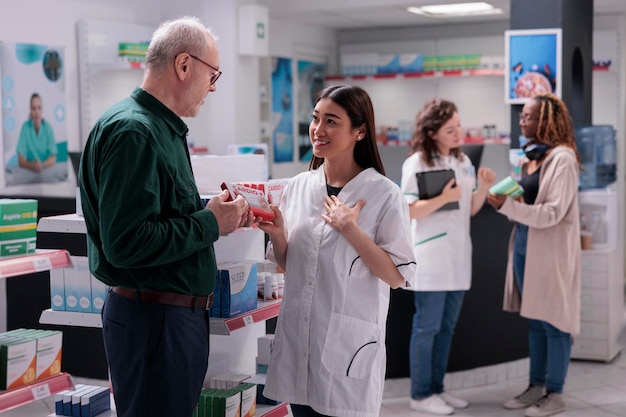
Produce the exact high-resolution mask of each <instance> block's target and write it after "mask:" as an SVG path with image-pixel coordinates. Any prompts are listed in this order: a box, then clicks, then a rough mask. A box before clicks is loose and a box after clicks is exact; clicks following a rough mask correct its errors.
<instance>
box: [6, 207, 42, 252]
mask: <svg viewBox="0 0 626 417" xmlns="http://www.w3.org/2000/svg"><path fill="white" fill-rule="evenodd" d="M36 246H37V200H31V199H21V198H0V257H2V256H14V255H23V254H26V253H33V252H35V248H36Z"/></svg>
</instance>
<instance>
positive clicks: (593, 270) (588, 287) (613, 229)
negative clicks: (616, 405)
mask: <svg viewBox="0 0 626 417" xmlns="http://www.w3.org/2000/svg"><path fill="white" fill-rule="evenodd" d="M618 195H619V193H615V192H613V191H610V190H609V189H606V190H602V189H598V190H588V191H581V192H580V193H579V204H580V207H581V213H584V215H585V217H586V218H587V220H588V219H589V218H591V217H592V215H593V214H594V212H595V214H596V216H597V217H596V219H597V220H596V221H595V222H591V223H588V224H587V226H589V227H591V228H592V230H589V231H590V232H592V249H589V250H583V251H582V260H581V268H582V277H581V309H580V310H581V311H580V319H581V323H580V324H581V329H580V330H581V331H580V335H578V336H575V337H574V345H573V346H572V358H574V359H586V360H597V361H604V362H610V361H611V360H613V358H615V356H617V354H618V353H619V352H620V350H621V345H620V343H619V340H618V339H619V334H620V331H621V330H622V327H623V324H624V278H623V277H624V267H623V261H624V260H623V256H624V249H623V246H622V245H623V243H622V242H623V237H622V230H623V228H622V227H620V226H619V221H618V213H617V207H618Z"/></svg>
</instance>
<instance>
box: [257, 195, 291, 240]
mask: <svg viewBox="0 0 626 417" xmlns="http://www.w3.org/2000/svg"><path fill="white" fill-rule="evenodd" d="M270 208H271V209H272V211H273V212H274V218H273V219H272V220H271V221H267V220H261V221H260V222H259V223H258V227H259V229H261V230H263V231H264V232H265V233H267V234H268V235H269V237H270V239H272V240H273V239H275V238H276V237H278V236H285V219H284V218H283V213H282V212H281V211H280V209H279V208H278V206H275V205H274V204H270Z"/></svg>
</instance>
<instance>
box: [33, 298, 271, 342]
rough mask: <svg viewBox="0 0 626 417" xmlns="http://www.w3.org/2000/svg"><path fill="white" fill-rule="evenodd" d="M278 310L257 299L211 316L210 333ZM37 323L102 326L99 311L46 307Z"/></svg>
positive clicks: (255, 320) (264, 317) (256, 320)
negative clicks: (249, 306) (245, 307)
mask: <svg viewBox="0 0 626 417" xmlns="http://www.w3.org/2000/svg"><path fill="white" fill-rule="evenodd" d="M279 312H280V301H259V307H258V308H257V309H256V310H252V311H248V312H246V313H244V314H240V315H238V316H235V317H230V318H227V319H222V318H211V334H215V335H229V334H231V332H234V331H235V330H238V329H241V328H244V327H246V326H250V325H252V324H255V323H260V322H263V321H265V320H269V319H271V318H274V317H277V316H278V313H279ZM39 323H41V324H55V325H62V326H79V327H98V328H102V317H101V315H100V313H80V312H74V311H54V310H52V309H46V310H44V311H43V312H42V313H41V316H40V317H39Z"/></svg>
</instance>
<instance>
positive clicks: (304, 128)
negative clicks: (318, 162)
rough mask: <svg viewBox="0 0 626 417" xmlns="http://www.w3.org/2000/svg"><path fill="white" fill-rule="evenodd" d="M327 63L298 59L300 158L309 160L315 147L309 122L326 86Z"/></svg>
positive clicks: (302, 160) (301, 160) (304, 160)
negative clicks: (320, 94)
mask: <svg viewBox="0 0 626 417" xmlns="http://www.w3.org/2000/svg"><path fill="white" fill-rule="evenodd" d="M325 73H326V64H324V63H321V62H311V61H298V159H299V160H300V162H309V161H310V160H311V157H312V156H313V147H312V145H311V139H310V138H309V124H310V123H311V116H312V114H313V109H314V108H315V100H316V99H317V95H318V94H319V92H320V91H321V90H322V89H323V88H324V76H325Z"/></svg>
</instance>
